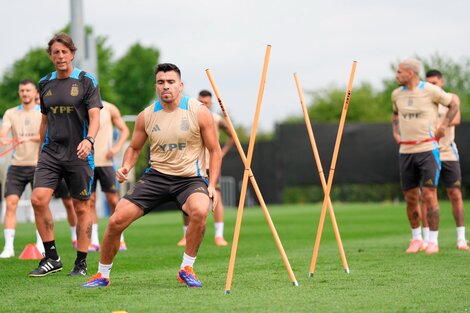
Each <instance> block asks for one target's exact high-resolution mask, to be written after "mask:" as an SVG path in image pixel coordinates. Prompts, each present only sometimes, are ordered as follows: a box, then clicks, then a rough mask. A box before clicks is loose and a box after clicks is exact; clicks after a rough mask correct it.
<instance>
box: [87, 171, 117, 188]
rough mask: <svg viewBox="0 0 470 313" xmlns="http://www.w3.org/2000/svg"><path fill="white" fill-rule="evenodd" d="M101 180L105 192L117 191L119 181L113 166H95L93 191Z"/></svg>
mask: <svg viewBox="0 0 470 313" xmlns="http://www.w3.org/2000/svg"><path fill="white" fill-rule="evenodd" d="M98 180H99V181H100V185H101V190H102V191H104V192H117V191H118V186H119V184H118V181H117V178H116V170H115V169H114V167H112V166H100V167H98V166H97V167H95V177H94V179H93V185H92V186H91V192H95V191H96V184H97V183H98Z"/></svg>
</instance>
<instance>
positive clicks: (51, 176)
mask: <svg viewBox="0 0 470 313" xmlns="http://www.w3.org/2000/svg"><path fill="white" fill-rule="evenodd" d="M92 166H93V165H92V164H86V163H84V164H83V165H81V164H73V165H71V164H70V162H63V161H60V160H57V159H55V158H54V157H52V156H51V155H49V154H47V153H44V152H43V153H41V156H40V157H39V161H38V165H37V167H36V172H35V173H34V188H38V187H43V188H50V189H53V190H55V189H56V188H57V186H58V185H59V182H60V180H62V179H65V182H66V183H67V187H68V189H69V192H70V196H71V197H72V198H74V199H78V200H88V199H90V194H91V185H92V184H93V169H94V168H92ZM93 167H94V166H93Z"/></svg>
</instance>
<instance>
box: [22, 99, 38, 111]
mask: <svg viewBox="0 0 470 313" xmlns="http://www.w3.org/2000/svg"><path fill="white" fill-rule="evenodd" d="M35 105H36V103H34V101H31V102H30V103H21V106H22V107H23V110H25V111H29V110H32V109H33V108H34V106H35Z"/></svg>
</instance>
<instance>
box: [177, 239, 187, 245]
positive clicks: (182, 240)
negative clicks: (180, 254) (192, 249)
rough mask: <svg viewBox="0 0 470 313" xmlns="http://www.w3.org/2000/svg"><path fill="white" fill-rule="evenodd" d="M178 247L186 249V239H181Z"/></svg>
mask: <svg viewBox="0 0 470 313" xmlns="http://www.w3.org/2000/svg"><path fill="white" fill-rule="evenodd" d="M177 245H178V246H180V247H186V237H183V238H181V240H180V241H178V243H177Z"/></svg>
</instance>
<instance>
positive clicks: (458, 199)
mask: <svg viewBox="0 0 470 313" xmlns="http://www.w3.org/2000/svg"><path fill="white" fill-rule="evenodd" d="M426 81H427V82H428V83H431V84H433V85H436V86H439V87H441V88H442V87H444V85H445V81H444V78H443V77H442V73H441V72H440V71H438V70H431V71H429V72H427V73H426ZM453 96H454V97H455V98H456V101H457V102H458V103H460V100H459V99H458V97H457V96H456V95H453ZM447 110H448V108H446V107H445V106H442V105H439V120H438V125H439V124H440V123H442V119H443V118H444V116H445V114H446V113H447ZM459 124H460V110H459V111H458V113H457V114H456V116H455V118H454V119H453V120H452V123H451V124H450V125H449V126H450V127H449V128H447V130H446V132H445V136H444V137H442V138H441V139H440V140H439V152H440V154H441V162H442V168H441V175H440V180H441V181H442V182H443V183H444V186H445V187H446V188H447V195H448V197H449V200H450V201H451V203H452V214H453V215H454V220H455V224H456V226H457V249H459V250H464V251H470V247H469V246H468V244H467V240H466V238H465V223H464V207H463V200H462V190H461V189H460V188H461V181H462V175H461V172H460V162H459V152H458V150H457V145H456V144H455V141H454V140H455V126H456V125H459ZM421 213H422V224H423V237H424V242H425V243H427V241H428V240H429V224H428V220H427V207H426V205H425V204H424V203H423V205H422V207H421Z"/></svg>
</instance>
